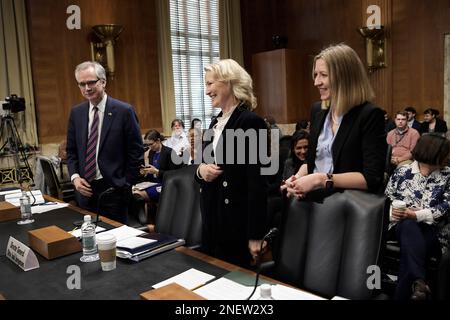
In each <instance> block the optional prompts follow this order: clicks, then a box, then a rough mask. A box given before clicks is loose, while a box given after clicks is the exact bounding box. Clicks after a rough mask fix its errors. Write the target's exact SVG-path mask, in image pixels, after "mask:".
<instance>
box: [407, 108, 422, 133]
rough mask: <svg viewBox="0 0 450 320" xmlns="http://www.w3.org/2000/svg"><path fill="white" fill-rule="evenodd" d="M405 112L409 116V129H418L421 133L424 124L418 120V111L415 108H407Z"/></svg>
mask: <svg viewBox="0 0 450 320" xmlns="http://www.w3.org/2000/svg"><path fill="white" fill-rule="evenodd" d="M405 111H406V113H407V114H408V127H410V128H413V129H416V130H417V131H419V132H420V127H421V125H422V124H421V123H420V122H419V121H417V120H416V114H417V112H416V109H414V108H413V107H406V108H405Z"/></svg>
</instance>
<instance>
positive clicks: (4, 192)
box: [0, 189, 22, 196]
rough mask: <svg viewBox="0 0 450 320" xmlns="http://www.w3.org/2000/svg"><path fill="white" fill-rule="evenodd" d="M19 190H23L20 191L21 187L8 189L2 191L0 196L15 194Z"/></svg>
mask: <svg viewBox="0 0 450 320" xmlns="http://www.w3.org/2000/svg"><path fill="white" fill-rule="evenodd" d="M17 192H20V193H22V191H20V189H13V190H8V191H0V196H6V195H7V194H13V193H17Z"/></svg>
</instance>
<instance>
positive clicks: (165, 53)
mask: <svg viewBox="0 0 450 320" xmlns="http://www.w3.org/2000/svg"><path fill="white" fill-rule="evenodd" d="M156 8H157V16H158V62H159V87H160V92H161V111H162V122H163V129H164V134H165V135H170V134H171V133H172V130H171V128H170V123H171V122H172V120H173V119H175V118H176V109H175V89H174V83H173V68H172V46H171V41H170V7H169V1H167V0H157V1H156Z"/></svg>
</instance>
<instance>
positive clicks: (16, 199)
mask: <svg viewBox="0 0 450 320" xmlns="http://www.w3.org/2000/svg"><path fill="white" fill-rule="evenodd" d="M27 195H28V196H29V197H30V201H31V204H42V203H45V200H44V197H43V196H42V193H41V191H40V190H33V191H31V192H30V191H27ZM21 196H22V191H20V190H18V191H16V192H15V193H9V194H7V195H5V201H7V202H9V203H11V204H12V205H13V206H16V207H20V197H21ZM33 197H34V198H33ZM35 199H36V200H35Z"/></svg>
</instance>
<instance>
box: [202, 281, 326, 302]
mask: <svg viewBox="0 0 450 320" xmlns="http://www.w3.org/2000/svg"><path fill="white" fill-rule="evenodd" d="M252 291H253V287H252V286H244V285H242V284H239V283H237V282H234V281H232V280H229V279H227V278H220V279H218V280H216V281H213V282H211V283H209V284H207V285H205V286H203V287H200V288H199V289H197V290H195V291H194V292H195V293H196V294H198V295H200V296H202V297H204V298H206V299H208V300H245V299H247V298H248V296H249V295H250V294H251V293H252ZM259 292H260V290H259V287H258V288H257V289H256V292H255V294H254V295H253V296H252V298H251V300H256V299H258V298H259V297H260V293H259ZM272 297H273V298H274V299H275V300H326V299H324V298H322V297H319V296H316V295H314V294H312V293H308V292H306V291H302V290H298V289H294V288H290V287H287V286H283V285H281V284H276V285H273V286H272Z"/></svg>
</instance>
